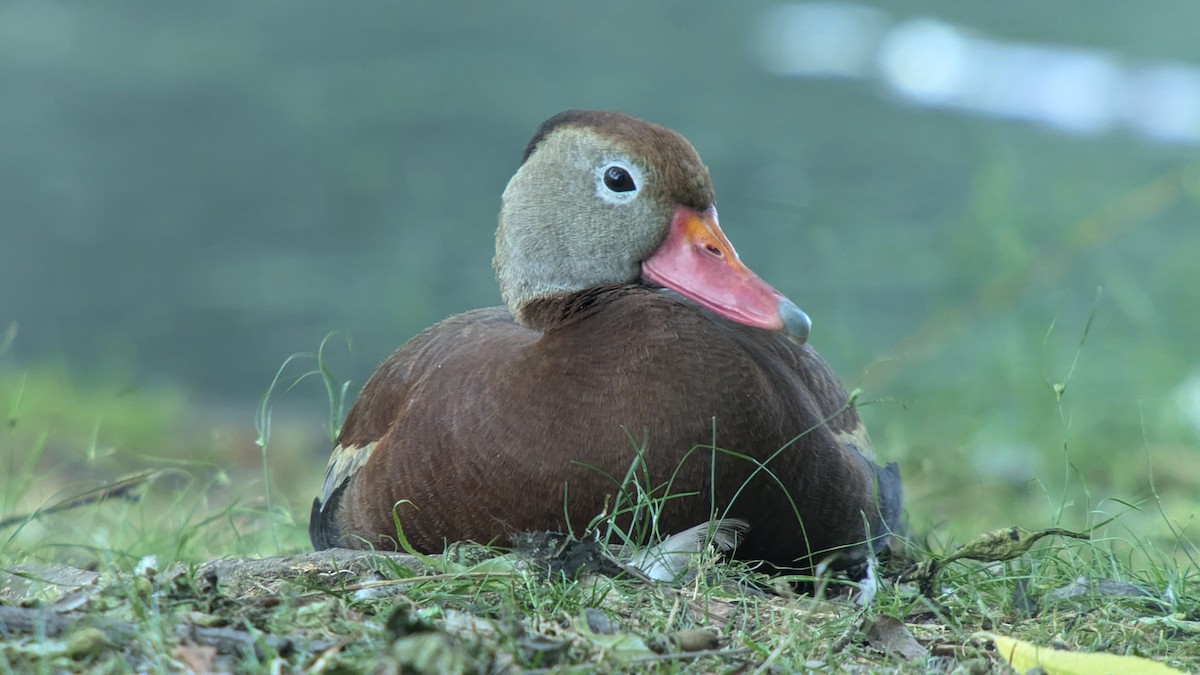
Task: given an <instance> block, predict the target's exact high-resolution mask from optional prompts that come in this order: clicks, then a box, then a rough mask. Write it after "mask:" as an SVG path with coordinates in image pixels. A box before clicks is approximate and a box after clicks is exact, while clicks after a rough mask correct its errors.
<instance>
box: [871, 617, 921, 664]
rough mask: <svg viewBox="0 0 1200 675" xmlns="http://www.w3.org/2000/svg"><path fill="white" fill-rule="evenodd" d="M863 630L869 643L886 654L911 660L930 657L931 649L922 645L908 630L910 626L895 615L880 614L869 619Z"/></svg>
mask: <svg viewBox="0 0 1200 675" xmlns="http://www.w3.org/2000/svg"><path fill="white" fill-rule="evenodd" d="M863 632H865V633H866V634H867V644H869V645H871V646H872V647H874V648H875V649H878V650H879V651H881V652H884V653H885V654H899V655H900V656H902V657H904V658H906V659H908V660H910V661H912V660H915V659H924V658H928V657H929V650H927V649H925V648H924V647H922V646H921V643H919V642H917V640H916V638H914V637H913V636H912V633H910V632H908V626H905V625H904V622H903V621H901V620H900V619H897V618H895V617H891V616H883V615H880V616H877V617H875V618H873V619H869V620H868V621H867V622H866V625H864V626H863Z"/></svg>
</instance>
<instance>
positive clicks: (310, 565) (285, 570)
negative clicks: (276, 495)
mask: <svg viewBox="0 0 1200 675" xmlns="http://www.w3.org/2000/svg"><path fill="white" fill-rule="evenodd" d="M426 571H428V570H427V568H426V566H425V564H424V563H422V562H421V560H420V559H419V558H417V557H415V556H411V555H408V554H405V553H392V552H385V551H354V550H350V549H344V548H335V549H328V550H325V551H311V552H308V553H300V554H297V555H290V556H278V557H272V558H224V559H220V560H213V561H210V562H206V563H204V564H203V565H200V567H199V568H197V569H196V570H195V572H194V577H195V578H196V579H197V580H200V581H204V580H205V579H208V580H209V583H212V582H215V583H217V584H219V585H220V590H221V592H222V593H224V594H226V595H232V596H237V597H240V598H244V597H248V596H254V595H266V594H270V593H274V592H276V591H277V590H279V587H280V585H281V584H285V583H293V584H303V585H305V586H311V587H313V588H326V589H330V590H337V589H339V588H341V587H344V586H346V585H348V584H352V583H354V582H357V581H358V580H360V579H362V578H364V577H368V576H370V575H373V574H383V576H385V577H386V576H389V573H392V574H391V575H390V576H398V574H420V573H423V572H426ZM189 572H190V570H189V569H188V568H187V567H185V566H182V565H179V566H176V567H175V568H173V569H172V570H171V571H170V572H168V575H169V576H171V577H176V576H179V575H182V574H188V573H189ZM397 573H398V574H397Z"/></svg>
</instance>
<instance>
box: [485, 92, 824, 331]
mask: <svg viewBox="0 0 1200 675" xmlns="http://www.w3.org/2000/svg"><path fill="white" fill-rule="evenodd" d="M492 267H493V269H494V270H495V272H496V278H497V279H498V281H499V283H500V292H501V295H502V296H503V298H504V302H505V304H506V305H508V308H509V310H510V311H511V312H512V313H513V316H514V317H516V319H517V321H519V322H521V323H523V324H526V325H528V323H527V322H528V318H527V317H525V316H524V314H523V312H522V308H523V307H525V306H526V305H527V304H528V303H530V302H532V301H534V300H539V299H543V298H549V297H554V296H559V295H566V294H570V293H575V292H578V291H582V290H585V289H588V288H594V287H598V286H607V285H614V284H631V283H641V284H645V285H648V286H652V287H661V288H666V289H669V290H671V291H674V292H676V293H678V294H679V295H681V296H683V297H685V298H687V299H689V300H691V301H693V302H695V303H696V304H698V305H700V306H702V307H704V308H706V309H708V310H709V311H711V312H713V313H714V314H717V315H719V316H722V317H724V318H726V319H729V320H730V321H735V322H738V323H742V324H745V325H747V326H754V327H757V328H763V329H767V330H778V331H784V332H786V333H787V335H788V336H789V337H790V338H791V339H792V340H794V341H796V342H801V343H802V342H804V341H805V340H806V339H807V337H808V332H809V328H810V326H811V323H810V321H809V318H808V316H807V315H806V314H805V313H804V312H802V311H801V310H800V308H799V307H797V306H796V305H795V304H794V303H792V301H790V300H788V299H787V298H786V297H784V296H783V294H782V293H780V292H779V291H777V290H775V289H774V288H772V287H771V286H770V285H768V284H767V283H766V282H765V281H763V280H762V279H760V278H759V277H758V276H757V275H756V274H754V272H752V271H750V269H749V268H748V267H746V266H745V265H743V264H742V262H741V260H739V259H738V256H737V252H736V251H735V250H734V248H733V245H732V244H730V243H729V240H728V239H727V238H726V237H725V234H724V233H723V232H721V228H720V226H719V225H718V224H717V209H716V206H715V195H714V193H713V187H712V181H711V179H710V178H709V175H708V169H707V168H705V166H704V164H703V162H701V161H700V156H699V155H698V154H697V153H696V150H695V149H694V148H692V146H691V144H690V143H688V141H687V140H686V139H684V138H683V137H682V136H680V135H679V134H677V133H675V132H673V131H671V130H669V129H665V128H663V127H660V126H656V125H653V124H649V123H647V122H643V121H641V120H639V119H636V118H633V117H630V116H628V115H624V114H621V113H616V112H606V111H589V110H570V111H567V112H563V113H559V114H558V115H555V116H554V117H552V118H550V119H549V120H547V121H546V122H544V123H543V124H542V126H541V127H540V128H539V129H538V130H537V132H536V133H535V134H534V136H533V138H532V139H531V140H530V142H529V145H528V146H527V147H526V149H525V155H524V157H523V158H522V162H521V167H520V168H519V169H518V170H517V173H516V175H514V176H513V177H512V180H510V181H509V183H508V187H507V188H506V189H505V191H504V197H503V204H502V206H501V209H500V224H499V227H498V228H497V230H496V257H495V259H494V260H493V263H492ZM531 327H532V328H540V327H539V326H531Z"/></svg>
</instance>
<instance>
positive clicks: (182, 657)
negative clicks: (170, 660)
mask: <svg viewBox="0 0 1200 675" xmlns="http://www.w3.org/2000/svg"><path fill="white" fill-rule="evenodd" d="M174 657H175V660H176V661H178V662H179V663H180V665H182V666H183V668H184V670H186V671H188V672H189V673H211V672H213V671H214V668H215V667H216V664H217V648H216V647H212V646H209V645H179V646H178V647H176V648H175V654H174Z"/></svg>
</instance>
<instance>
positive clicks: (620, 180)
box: [596, 159, 642, 204]
mask: <svg viewBox="0 0 1200 675" xmlns="http://www.w3.org/2000/svg"><path fill="white" fill-rule="evenodd" d="M641 187H642V172H641V171H640V170H639V169H638V168H637V167H636V166H634V165H632V164H630V163H629V162H625V161H623V160H619V159H616V160H612V161H610V162H605V163H603V164H601V165H600V166H599V167H597V168H596V196H597V197H599V198H600V199H602V200H604V201H605V202H608V203H609V204H628V203H629V202H631V201H633V200H634V199H636V198H637V196H638V191H639V190H640V189H641Z"/></svg>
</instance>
